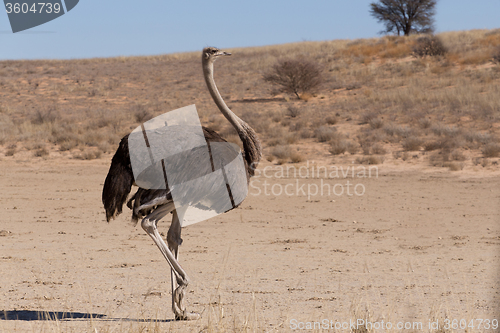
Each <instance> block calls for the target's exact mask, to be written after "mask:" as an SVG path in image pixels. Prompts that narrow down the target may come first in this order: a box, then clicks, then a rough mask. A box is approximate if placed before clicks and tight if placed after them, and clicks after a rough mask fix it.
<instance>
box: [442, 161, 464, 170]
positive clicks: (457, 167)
mask: <svg viewBox="0 0 500 333" xmlns="http://www.w3.org/2000/svg"><path fill="white" fill-rule="evenodd" d="M443 167H445V168H448V169H450V170H451V171H460V170H463V168H464V164H463V163H457V162H445V163H443Z"/></svg>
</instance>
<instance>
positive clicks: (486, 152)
mask: <svg viewBox="0 0 500 333" xmlns="http://www.w3.org/2000/svg"><path fill="white" fill-rule="evenodd" d="M482 153H483V156H484V157H498V156H500V145H499V144H498V143H488V144H487V145H485V146H484V147H483V150H482Z"/></svg>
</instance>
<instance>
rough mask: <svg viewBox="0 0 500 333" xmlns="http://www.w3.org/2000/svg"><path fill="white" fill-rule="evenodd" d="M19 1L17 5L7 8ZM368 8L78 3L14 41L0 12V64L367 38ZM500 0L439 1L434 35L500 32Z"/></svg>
mask: <svg viewBox="0 0 500 333" xmlns="http://www.w3.org/2000/svg"><path fill="white" fill-rule="evenodd" d="M12 1H13V2H14V1H22V0H12ZM370 2H373V0H350V1H344V0H342V1H341V0H311V1H308V2H307V3H306V2H305V1H294V0H265V1H264V0H252V1H234V0H233V1H229V0H221V1H219V0H205V1H199V0H196V1H168V0H142V1H139V0H136V1H132V0H121V1H113V0H111V1H110V0H80V2H79V4H78V5H77V6H76V7H75V8H74V9H73V10H72V11H70V12H68V13H67V14H65V15H63V16H61V17H59V18H58V19H55V20H53V21H51V22H48V23H46V24H43V25H41V26H38V27H35V28H32V29H30V30H26V31H25V32H19V33H16V34H13V33H12V30H11V28H10V24H9V20H8V17H7V14H6V12H5V11H4V10H0V60H4V59H47V58H49V59H50V58H56V59H71V58H89V57H112V56H129V55H154V54H164V53H173V52H184V51H197V50H200V49H202V48H203V47H205V46H208V45H214V46H217V47H221V48H230V47H244V46H258V45H269V44H282V43H289V42H298V41H303V40H310V41H320V40H332V39H354V38H370V37H376V36H379V35H378V34H377V32H379V31H380V30H382V28H383V26H382V25H381V24H378V23H377V22H376V20H375V19H374V18H372V17H371V16H370V15H369V13H368V10H369V4H370ZM499 13H500V0H478V1H471V0H439V1H438V6H437V13H436V31H437V32H443V31H451V30H469V29H493V28H500V19H499V17H500V14H499Z"/></svg>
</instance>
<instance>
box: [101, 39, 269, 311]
mask: <svg viewBox="0 0 500 333" xmlns="http://www.w3.org/2000/svg"><path fill="white" fill-rule="evenodd" d="M229 55H231V54H230V53H227V52H223V51H221V50H219V49H217V48H215V47H207V48H205V49H203V52H202V58H201V60H202V67H203V75H204V77H205V82H206V84H207V87H208V91H209V92H210V95H211V96H212V98H213V100H214V102H215V104H216V105H217V107H218V108H219V110H220V112H221V113H222V114H223V115H224V117H225V118H226V119H227V120H228V121H229V122H230V123H231V125H232V126H233V127H234V128H235V129H236V131H237V133H238V135H239V137H240V139H241V141H242V143H243V163H244V167H245V171H244V172H245V175H239V177H240V178H241V177H246V179H245V180H244V181H246V184H248V182H249V178H250V177H251V176H253V175H254V170H255V168H256V167H257V164H258V163H259V161H260V158H261V157H262V152H261V150H262V149H261V145H260V142H259V139H258V138H257V135H256V133H255V131H254V130H253V129H252V128H251V127H250V126H249V125H248V124H247V123H246V122H244V121H243V120H241V119H240V118H239V117H238V116H236V115H235V114H234V113H233V112H232V111H231V110H230V109H229V108H228V107H227V105H226V103H225V102H224V100H223V99H222V97H221V95H220V93H219V90H218V89H217V86H216V85H215V81H214V77H213V69H214V62H215V60H216V59H217V58H218V57H221V56H229ZM202 130H203V135H204V139H205V140H206V142H207V144H208V145H210V144H216V143H222V142H226V141H225V140H224V139H223V138H222V137H221V136H220V135H219V134H217V133H216V132H215V131H213V130H211V129H209V128H206V127H202ZM129 135H131V134H128V135H126V136H125V137H123V139H122V140H121V142H120V145H119V147H118V149H117V151H116V153H115V155H114V156H113V159H112V161H111V166H110V168H109V172H108V175H107V176H106V180H105V182H104V188H103V191H102V202H103V204H104V208H105V210H106V220H107V221H108V222H109V221H110V220H111V219H113V218H114V217H115V216H117V215H118V214H120V213H121V212H122V206H123V204H124V203H125V201H126V200H127V197H128V195H129V193H130V191H131V188H132V185H136V184H135V181H134V174H133V170H132V166H131V160H130V154H129V141H128V138H129ZM195 149H196V148H195ZM233 156H234V153H233ZM192 162H194V160H189V162H188V163H189V166H188V167H187V168H184V169H187V172H194V173H196V172H198V173H203V172H204V171H203V170H201V171H199V170H197V169H200V168H206V166H204V165H201V163H192ZM213 168H214V166H213V163H212V169H213ZM225 177H226V176H225ZM239 184H241V182H240V183H239ZM204 185H206V186H209V184H208V185H207V184H202V185H200V186H201V187H203V186H204ZM227 186H229V184H228V185H227ZM200 193H206V192H204V191H203V190H201V191H200ZM245 195H246V192H245ZM242 199H243V198H242ZM231 200H232V199H231ZM202 201H203V198H200V197H197V198H195V199H192V198H191V199H190V201H189V200H188V201H186V202H185V204H186V205H189V206H195V205H200V202H202ZM232 202H233V201H232ZM127 206H128V207H129V208H130V209H132V220H133V221H136V222H137V221H138V220H139V219H142V222H141V226H142V228H143V229H144V230H145V231H146V233H147V234H148V235H149V236H150V237H151V238H152V239H153V241H154V243H155V244H156V245H157V246H158V248H159V249H160V251H161V253H162V254H163V256H164V257H165V259H166V260H167V262H168V264H169V265H170V267H171V286H172V310H173V312H174V315H175V319H176V320H191V319H196V318H198V317H199V315H198V314H196V313H192V312H188V311H186V308H185V306H184V302H183V298H184V295H185V289H186V287H187V286H188V283H189V278H188V276H187V274H186V272H185V271H184V270H183V269H182V267H181V266H180V264H179V262H178V255H179V245H181V243H182V239H181V226H182V221H183V218H184V214H185V213H186V208H187V207H186V206H183V205H179V203H178V202H176V203H175V205H174V201H173V199H172V193H171V191H170V189H169V188H168V184H167V185H166V189H144V188H141V187H139V189H138V190H137V192H136V193H135V194H134V195H133V196H131V198H130V199H129V201H128V202H127ZM233 208H235V205H234V204H233ZM169 213H172V222H171V224H170V228H169V230H168V233H167V237H166V240H167V243H168V246H167V245H166V244H165V242H164V241H163V239H162V238H161V235H160V233H159V232H158V230H157V224H158V221H159V220H161V219H162V218H163V217H165V216H166V215H167V214H169Z"/></svg>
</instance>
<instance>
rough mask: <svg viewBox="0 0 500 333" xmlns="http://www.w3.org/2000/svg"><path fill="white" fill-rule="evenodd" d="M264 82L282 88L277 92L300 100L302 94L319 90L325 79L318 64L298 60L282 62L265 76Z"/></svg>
mask: <svg viewBox="0 0 500 333" xmlns="http://www.w3.org/2000/svg"><path fill="white" fill-rule="evenodd" d="M264 81H266V82H269V83H271V84H273V85H278V86H280V88H279V89H277V92H284V93H290V94H294V95H295V96H297V98H299V99H300V95H301V94H302V93H305V92H311V91H314V90H315V89H316V88H318V87H319V86H320V85H321V83H322V82H323V78H322V75H321V67H320V66H319V65H318V64H317V63H315V62H313V61H311V60H307V59H302V58H298V59H284V60H280V61H279V62H278V63H277V64H276V65H274V66H273V67H272V69H271V70H270V71H269V72H268V73H267V74H265V75H264Z"/></svg>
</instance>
